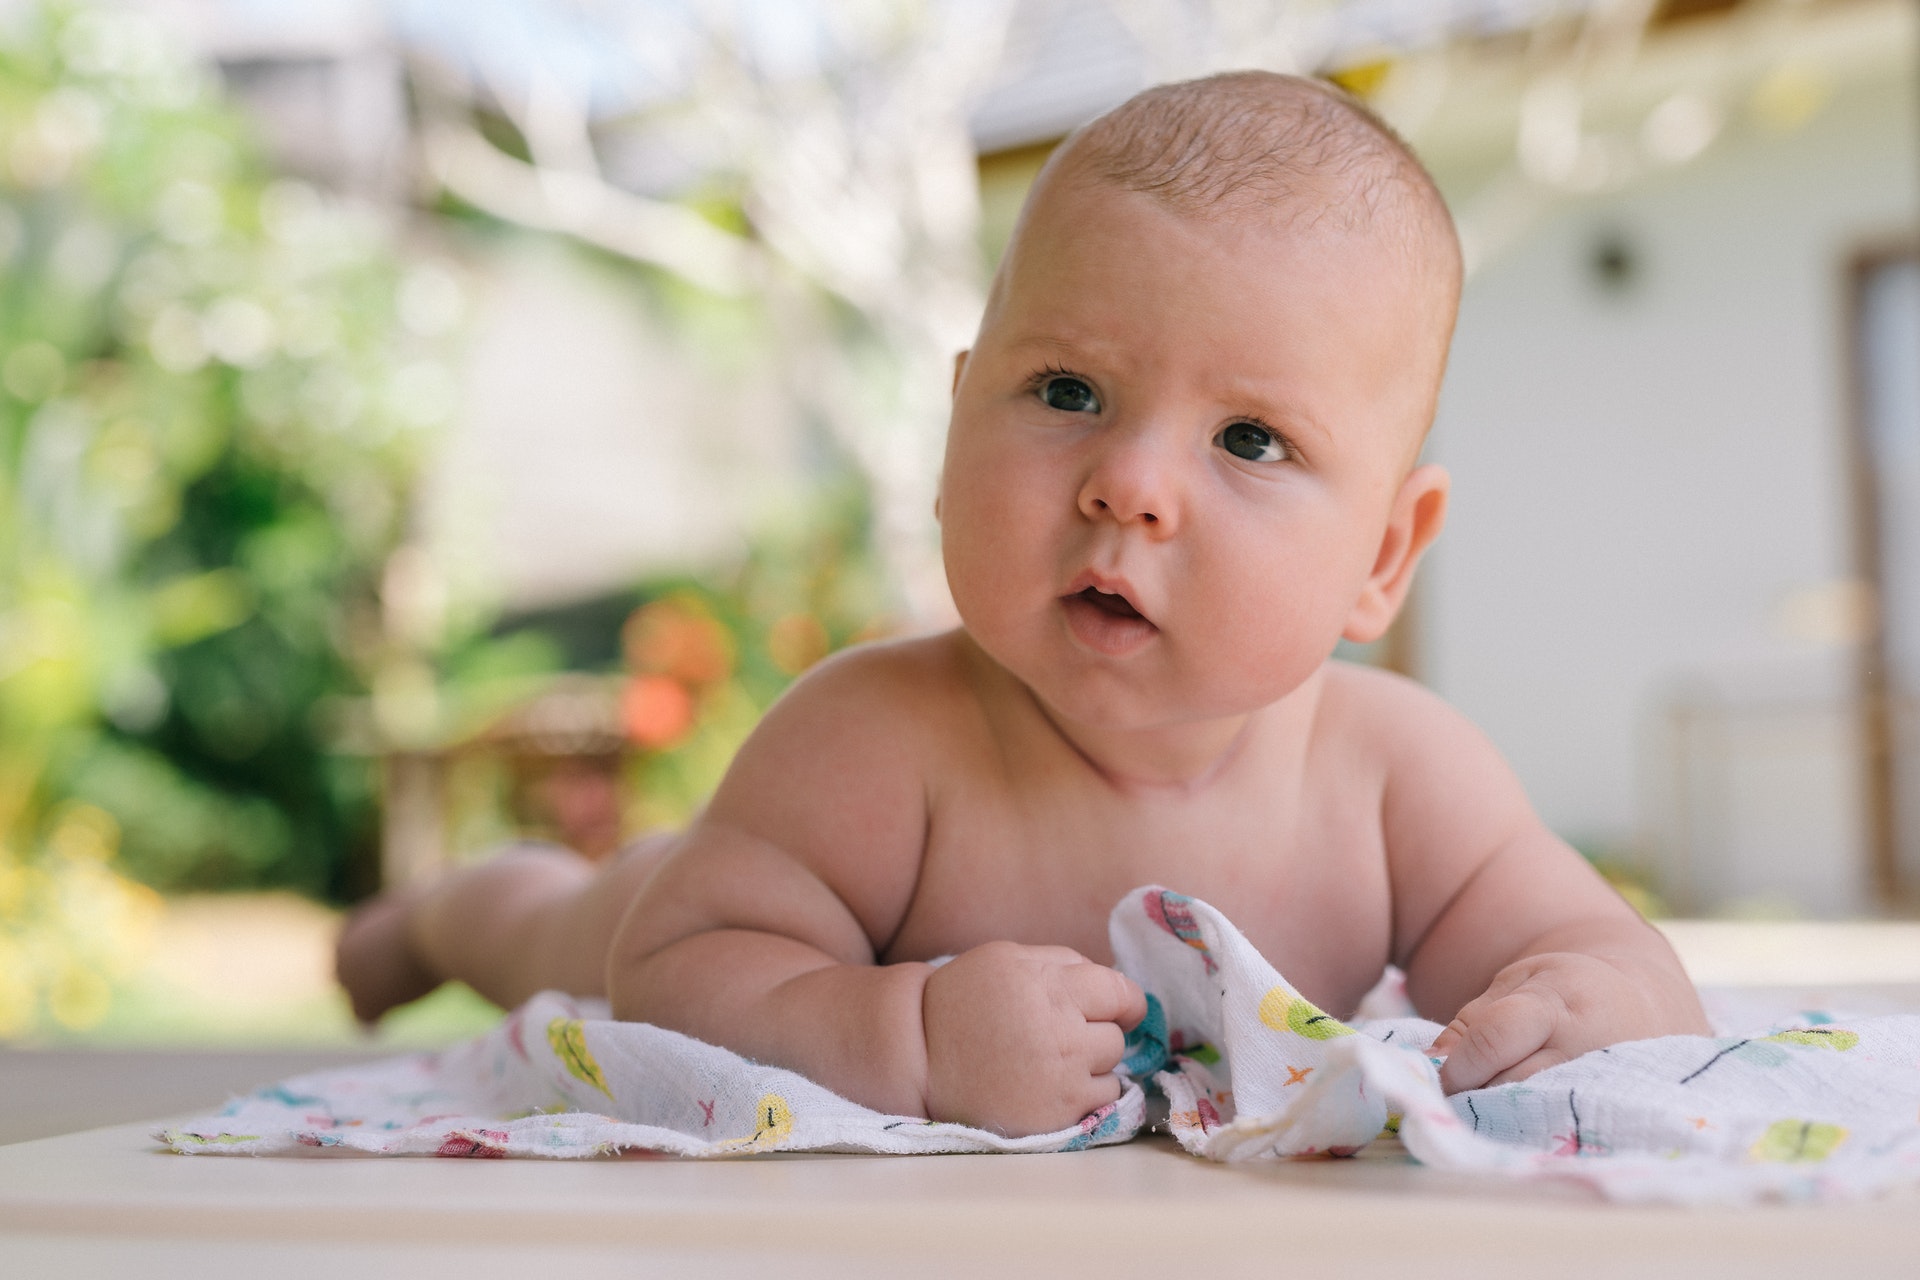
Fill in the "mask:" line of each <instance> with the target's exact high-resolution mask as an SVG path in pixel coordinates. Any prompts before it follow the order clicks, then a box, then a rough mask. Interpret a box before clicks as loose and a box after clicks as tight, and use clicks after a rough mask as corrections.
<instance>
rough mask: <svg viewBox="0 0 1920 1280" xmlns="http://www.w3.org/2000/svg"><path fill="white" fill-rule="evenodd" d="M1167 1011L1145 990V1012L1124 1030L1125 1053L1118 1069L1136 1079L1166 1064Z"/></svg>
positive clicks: (1162, 1069)
mask: <svg viewBox="0 0 1920 1280" xmlns="http://www.w3.org/2000/svg"><path fill="white" fill-rule="evenodd" d="M1167 1056H1168V1055H1167V1011H1166V1009H1164V1008H1163V1007H1161V1004H1160V1001H1159V999H1158V998H1157V997H1156V996H1155V995H1154V994H1153V993H1152V992H1151V991H1149V992H1148V993H1147V1016H1146V1017H1144V1018H1142V1019H1140V1025H1139V1026H1137V1027H1135V1028H1134V1029H1133V1030H1131V1031H1129V1032H1127V1056H1126V1057H1124V1058H1122V1059H1120V1070H1121V1071H1123V1072H1125V1073H1126V1074H1127V1075H1130V1076H1132V1077H1133V1078H1134V1079H1136V1080H1138V1079H1140V1078H1142V1077H1144V1076H1150V1075H1152V1074H1153V1073H1154V1072H1156V1071H1164V1070H1165V1069H1166V1066H1167Z"/></svg>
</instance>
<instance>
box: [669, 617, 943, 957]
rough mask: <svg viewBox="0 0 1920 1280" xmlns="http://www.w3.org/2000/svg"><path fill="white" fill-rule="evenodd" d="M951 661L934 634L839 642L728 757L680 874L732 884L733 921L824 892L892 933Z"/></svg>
mask: <svg viewBox="0 0 1920 1280" xmlns="http://www.w3.org/2000/svg"><path fill="white" fill-rule="evenodd" d="M954 662H955V660H954V656H953V653H952V644H951V642H950V641H948V640H947V639H946V638H945V637H939V636H934V637H926V638H920V639H912V640H902V641H893V642H887V643H879V644H871V645H863V646H860V647H858V648H855V649H850V650H847V651H845V652H843V653H840V654H838V655H836V656H834V657H833V658H830V659H828V660H827V661H825V662H822V663H820V664H819V665H818V666H816V667H815V668H813V669H812V670H811V671H809V672H808V673H807V674H806V675H804V676H802V677H801V678H800V679H799V680H797V681H795V682H794V684H793V685H792V686H791V687H790V688H789V689H788V690H787V691H786V693H785V694H784V695H782V696H781V698H780V700H779V701H778V702H776V703H775V704H774V705H773V707H772V708H771V709H770V710H769V711H768V712H767V714H766V715H765V716H764V717H763V718H762V719H761V721H760V723H759V724H758V725H757V726H756V727H755V729H754V731H753V733H752V734H751V735H749V737H748V738H747V741H746V742H745V743H744V744H742V746H741V747H740V750H739V752H738V753H737V754H736V755H735V756H734V760H733V764H732V766H731V767H730V768H729V769H728V770H727V774H726V777H725V778H724V779H723V780H722V781H721V783H720V786H719V789H718V790H717V791H716V792H715V793H714V796H713V800H712V802H711V803H710V804H709V805H708V806H707V809H706V810H705V812H704V813H703V814H702V815H701V816H700V818H699V820H698V821H697V822H696V824H695V825H694V827H693V828H692V829H691V830H690V831H689V832H688V838H687V842H686V849H685V852H684V854H683V856H682V857H681V858H680V859H679V860H678V861H679V862H680V864H681V866H680V867H679V868H677V871H678V873H679V874H682V875H688V876H691V875H693V874H694V872H695V871H696V870H697V871H698V872H699V873H700V875H701V876H702V877H703V878H704V880H705V881H707V882H709V883H715V884H718V883H721V882H723V881H724V882H727V883H729V884H731V885H732V886H733V887H732V889H731V890H730V892H729V898H730V902H729V904H728V905H727V907H726V909H725V912H724V915H725V923H727V924H729V925H732V926H734V927H762V928H771V927H772V925H771V924H769V923H768V921H766V920H763V919H761V918H760V914H765V912H766V911H767V910H769V909H773V910H777V911H778V912H782V913H784V912H785V911H786V910H787V908H786V907H785V906H781V905H778V904H777V903H775V901H774V900H775V899H782V898H784V899H786V900H788V901H789V902H790V901H791V900H792V899H793V898H794V896H795V895H810V894H814V893H817V892H820V891H825V892H827V893H830V894H831V895H832V897H833V898H834V899H836V900H837V901H838V903H839V904H840V907H841V909H843V910H844V911H845V912H846V913H848V914H850V916H851V918H852V919H854V920H856V921H858V923H859V925H860V927H861V929H862V931H863V932H864V934H865V935H866V938H867V939H868V941H870V942H878V941H882V940H884V939H886V938H887V937H890V936H891V934H892V931H893V930H894V928H895V927H897V924H898V921H899V919H900V918H901V916H902V914H903V913H904V912H905V910H906V907H907V904H908V902H909V901H910V900H911V897H912V893H913V886H914V884H915V883H916V881H917V880H918V878H919V872H920V859H921V857H922V855H923V854H924V852H925V844H926V831H927V823H928V786H929V776H930V774H931V772H932V771H933V769H934V768H935V766H936V763H937V756H938V753H939V750H940V742H941V739H942V736H943V725H944V724H946V723H948V722H949V721H950V717H951V716H952V715H954V714H956V708H957V707H958V706H959V705H961V703H960V693H959V690H958V687H957V685H956V680H957V673H956V671H955V669H954ZM728 867H731V868H735V869H736V870H735V871H733V872H732V873H730V874H727V875H724V876H723V875H722V874H721V873H722V871H723V869H725V868H728ZM749 881H750V882H751V883H752V885H753V886H755V888H754V889H753V891H752V892H746V891H744V890H742V888H741V885H742V884H743V883H744V882H749ZM775 885H779V886H781V888H780V889H779V891H778V892H777V893H775V892H773V891H772V886H775ZM749 908H752V911H749ZM753 912H759V913H760V914H753ZM827 914H832V913H831V912H828V913H827ZM782 931H786V932H789V933H792V932H793V930H792V929H791V928H787V929H784V930H782ZM821 945H823V947H824V949H827V950H829V951H834V952H835V953H838V952H839V951H841V950H846V949H847V948H844V947H843V948H834V947H825V945H824V943H822V944H821Z"/></svg>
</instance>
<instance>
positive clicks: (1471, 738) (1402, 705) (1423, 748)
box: [1318, 662, 1498, 781]
mask: <svg viewBox="0 0 1920 1280" xmlns="http://www.w3.org/2000/svg"><path fill="white" fill-rule="evenodd" d="M1323 679H1324V686H1323V689H1322V692H1321V702H1320V715H1319V717H1318V719H1319V724H1320V726H1321V732H1320V735H1319V736H1320V737H1321V738H1322V739H1323V741H1324V742H1325V744H1326V745H1327V746H1329V747H1331V748H1334V749H1336V750H1338V751H1339V752H1340V753H1341V754H1342V755H1343V756H1345V757H1348V758H1349V759H1350V760H1352V761H1354V762H1358V761H1362V760H1364V761H1367V762H1369V763H1371V764H1374V765H1376V766H1378V767H1379V768H1380V769H1382V770H1383V771H1384V777H1385V778H1386V779H1387V780H1389V781H1392V780H1396V779H1398V780H1400V781H1405V780H1406V778H1405V776H1404V775H1405V774H1406V772H1407V771H1408V770H1413V771H1418V770H1420V769H1421V768H1423V767H1428V766H1437V765H1441V764H1444V762H1446V761H1447V760H1449V759H1452V758H1454V757H1456V756H1457V754H1458V753H1459V752H1461V751H1466V752H1468V753H1469V754H1470V755H1474V756H1479V755H1481V754H1482V753H1491V754H1492V755H1493V758H1494V759H1496V760H1497V759H1498V753H1497V752H1495V751H1494V748H1493V744H1492V743H1491V742H1489V741H1488V740H1487V736H1486V735H1485V734H1484V733H1482V732H1481V731H1480V730H1479V728H1478V727H1477V726H1475V725H1474V723H1473V722H1472V721H1471V720H1469V719H1468V718H1467V717H1466V716H1465V715H1463V714H1461V713H1460V712H1459V711H1458V710H1456V709H1455V708H1454V707H1453V706H1452V705H1451V704H1449V703H1448V702H1447V701H1446V700H1445V699H1444V698H1442V697H1440V695H1438V694H1436V693H1434V692H1433V690H1431V689H1429V688H1427V687H1426V686H1425V685H1423V684H1420V683H1419V682H1418V681H1415V680H1410V679H1408V678H1407V677H1406V676H1403V675H1399V674H1397V673H1395V672H1391V671H1383V670H1381V669H1380V668H1378V667H1365V666H1360V665H1357V664H1355V663H1350V662H1328V663H1327V665H1326V667H1325V669H1324V674H1323Z"/></svg>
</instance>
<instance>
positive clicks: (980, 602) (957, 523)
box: [940, 453, 1057, 642]
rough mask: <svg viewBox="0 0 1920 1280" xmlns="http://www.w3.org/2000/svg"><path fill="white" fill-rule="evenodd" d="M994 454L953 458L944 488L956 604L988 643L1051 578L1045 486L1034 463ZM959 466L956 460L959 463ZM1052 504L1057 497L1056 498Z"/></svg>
mask: <svg viewBox="0 0 1920 1280" xmlns="http://www.w3.org/2000/svg"><path fill="white" fill-rule="evenodd" d="M995 461H996V460H995V459H993V458H992V457H991V456H985V457H982V456H968V455H967V454H965V453H961V454H959V455H958V456H950V457H949V462H948V470H947V473H946V477H945V480H944V482H943V484H942V487H941V501H940V546H941V554H942V557H943V559H944V561H945V563H946V569H947V585H948V588H949V589H950V590H951V591H952V593H953V602H954V606H955V608H957V609H958V610H959V612H960V616H961V618H962V619H963V620H964V621H965V622H966V624H967V629H968V630H969V631H971V632H973V633H974V635H975V637H976V639H979V640H981V641H982V642H986V641H988V640H989V639H990V638H991V636H992V635H993V634H994V633H995V632H997V631H999V630H1000V629H1001V628H1002V627H1003V626H1004V625H1006V624H1007V622H1008V621H1009V620H1010V619H1011V618H1012V617H1013V616H1015V615H1016V614H1018V613H1020V612H1022V610H1021V609H1020V602H1021V601H1022V599H1023V598H1024V597H1025V596H1029V595H1033V596H1036V597H1037V596H1040V595H1044V594H1045V593H1046V591H1047V590H1048V588H1049V586H1050V584H1051V576H1050V575H1051V574H1052V572H1053V566H1052V565H1051V563H1050V562H1049V560H1048V558H1047V557H1048V548H1049V546H1050V545H1051V539H1050V538H1049V537H1048V536H1047V533H1048V529H1049V527H1050V526H1051V525H1052V524H1053V523H1054V522H1055V518H1056V516H1057V513H1051V512H1049V510H1048V506H1049V500H1048V498H1047V496H1046V493H1047V488H1046V485H1045V484H1044V482H1043V480H1042V478H1041V477H1040V476H1039V475H1038V474H1037V473H1036V471H1035V469H1033V468H1031V467H1028V468H1021V467H1016V466H996V465H993V464H994V462H995ZM956 464H958V465H956ZM1054 505H1057V499H1056V500H1055V501H1054Z"/></svg>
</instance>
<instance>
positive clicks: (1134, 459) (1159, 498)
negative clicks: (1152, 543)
mask: <svg viewBox="0 0 1920 1280" xmlns="http://www.w3.org/2000/svg"><path fill="white" fill-rule="evenodd" d="M1172 472H1173V468H1172V466H1171V464H1170V462H1169V461H1168V460H1167V459H1165V458H1163V457H1161V456H1159V453H1158V451H1157V450H1156V449H1155V448H1154V447H1153V446H1152V445H1151V444H1149V443H1147V442H1144V441H1135V442H1127V443H1119V442H1116V444H1115V445H1114V447H1112V448H1109V449H1108V450H1107V451H1106V452H1105V453H1104V454H1103V455H1102V456H1101V458H1100V459H1099V461H1098V463H1097V464H1096V465H1095V466H1094V468H1093V470H1092V471H1091V472H1089V473H1088V475H1087V479H1086V482H1085V483H1084V484H1083V485H1081V487H1080V495H1079V507H1080V513H1081V514H1082V515H1084V516H1086V517H1087V518H1088V519H1089V520H1102V519H1104V520H1117V521H1119V522H1120V523H1121V524H1138V525H1141V526H1143V527H1144V528H1146V529H1147V530H1148V531H1150V532H1152V533H1153V534H1155V535H1156V536H1165V535H1166V534H1169V533H1171V532H1173V529H1174V527H1175V525H1176V524H1177V523H1178V515H1179V502H1178V494H1177V492H1176V489H1177V485H1176V483H1175V478H1174V476H1173V474H1172Z"/></svg>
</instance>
